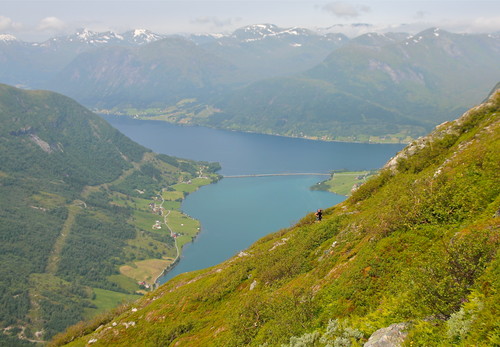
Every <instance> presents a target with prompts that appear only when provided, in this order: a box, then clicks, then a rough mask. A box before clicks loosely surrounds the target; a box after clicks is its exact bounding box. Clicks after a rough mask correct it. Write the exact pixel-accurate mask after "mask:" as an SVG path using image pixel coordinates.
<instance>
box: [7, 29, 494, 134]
mask: <svg viewBox="0 0 500 347" xmlns="http://www.w3.org/2000/svg"><path fill="white" fill-rule="evenodd" d="M3 37H4V40H0V61H1V62H2V64H1V65H0V81H1V82H4V83H8V84H12V85H16V86H20V87H21V86H22V87H25V88H42V89H48V90H53V91H57V92H59V93H62V94H65V95H68V96H70V97H72V98H74V99H76V100H77V101H79V102H81V103H82V104H83V105H85V106H87V107H89V108H91V109H93V110H98V111H100V112H106V113H115V114H126V115H133V116H135V115H139V116H142V117H155V118H156V119H163V120H167V121H171V122H179V123H183V124H200V125H205V126H212V127H220V128H226V129H234V130H243V131H254V132H261V133H270V134H278V135H286V136H304V137H310V138H321V139H325V140H341V141H376V142H383V141H390V142H406V141H409V140H410V139H412V138H416V137H418V136H421V135H423V134H425V133H427V132H428V131H430V130H431V129H432V127H434V126H435V125H437V124H439V123H441V122H443V121H446V120H450V119H454V118H455V117H457V116H458V115H459V114H461V112H463V111H464V110H466V109H467V108H469V107H471V106H472V105H474V104H477V103H478V102H480V101H481V97H482V95H484V94H485V93H487V91H488V90H489V89H490V88H491V86H492V85H494V84H495V83H496V81H497V80H498V78H499V76H500V67H499V65H498V64H497V61H498V60H499V58H500V36H499V35H490V34H482V35H472V34H454V33H449V32H446V31H444V30H440V29H437V28H432V29H428V30H425V31H423V32H421V33H418V34H415V35H409V34H406V33H387V34H365V35H362V36H359V37H355V38H348V37H346V36H345V35H342V34H335V33H331V32H330V33H325V34H319V33H318V32H313V31H310V30H307V29H303V28H280V27H277V26H275V25H272V24H262V25H251V26H247V27H244V28H241V29H238V30H236V31H234V32H233V33H231V34H227V35H189V36H162V35H157V34H154V33H152V32H149V31H147V30H135V31H131V32H128V33H124V34H115V33H111V32H106V33H95V32H90V31H88V30H82V31H80V32H78V33H76V34H74V35H70V36H67V37H61V38H54V39H51V40H48V41H46V42H43V43H36V44H33V43H24V42H20V41H17V40H15V39H13V38H12V37H7V36H3Z"/></svg>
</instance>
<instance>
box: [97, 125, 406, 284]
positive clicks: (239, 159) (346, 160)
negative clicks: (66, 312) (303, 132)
mask: <svg viewBox="0 0 500 347" xmlns="http://www.w3.org/2000/svg"><path fill="white" fill-rule="evenodd" d="M104 118H105V119H106V120H107V121H109V122H110V123H111V124H112V125H113V126H114V127H115V128H117V129H118V130H120V131H121V132H122V133H124V134H125V135H127V136H128V137H130V138H131V139H132V140H134V141H136V142H138V143H140V144H141V145H143V146H145V147H148V148H150V149H152V150H154V151H155V152H158V153H164V154H168V155H173V156H176V157H181V158H188V159H194V160H203V161H217V162H219V163H220V164H221V166H222V169H221V172H220V173H221V174H222V175H226V176H232V175H251V174H277V173H307V172H311V173H329V172H330V171H332V170H342V169H347V170H351V171H355V170H368V169H377V168H380V167H381V166H383V165H384V164H385V162H387V160H389V159H390V158H391V157H392V156H393V155H395V154H396V153H397V152H398V151H399V150H400V149H401V148H402V147H403V145H399V144H398V145H396V144H361V143H338V142H321V141H312V140H306V139H298V138H287V137H280V136H271V135H262V134H253V133H243V132H234V131H227V130H219V129H210V128H204V127H196V126H195V127H187V126H178V125H174V124H169V123H165V122H160V121H148V120H134V119H130V118H125V117H116V116H104ZM325 178H327V177H326V176H314V175H309V176H265V177H245V178H224V179H222V180H221V181H220V182H218V183H216V184H213V185H209V186H205V187H202V188H201V189H200V190H199V191H197V192H195V193H193V194H190V195H189V196H188V197H187V198H186V199H185V200H184V202H183V203H182V211H183V212H184V213H186V214H188V215H190V216H191V217H193V218H196V219H198V220H199V221H200V222H201V225H202V230H201V232H200V234H199V235H198V237H197V238H196V239H195V241H194V242H193V243H191V244H189V245H186V246H185V247H184V249H183V252H182V257H181V260H180V262H179V263H178V265H177V266H176V267H174V269H173V270H171V271H170V272H169V273H167V274H166V275H165V276H163V277H162V278H160V280H159V282H160V283H164V282H166V281H167V280H168V279H170V278H172V277H173V276H175V275H177V274H179V273H183V272H186V271H193V270H197V269H201V268H205V267H209V266H212V265H216V264H218V263H220V262H222V261H224V260H226V259H228V258H229V257H231V256H233V255H235V254H237V253H238V252H239V251H241V250H244V249H246V248H247V247H248V246H250V245H251V244H252V243H253V242H255V241H256V240H258V239H259V238H261V237H263V236H265V235H267V234H269V233H271V232H274V231H278V230H279V229H281V228H286V227H289V226H291V225H292V224H293V223H295V222H296V221H298V220H299V219H300V218H302V217H303V216H304V215H305V214H307V213H309V212H313V211H315V210H316V209H318V208H326V207H329V206H333V205H335V204H337V203H339V202H341V201H343V200H344V199H345V197H343V196H340V195H336V194H332V193H327V192H321V191H311V190H310V189H309V187H310V186H312V185H314V184H316V183H318V182H320V181H322V180H324V179H325Z"/></svg>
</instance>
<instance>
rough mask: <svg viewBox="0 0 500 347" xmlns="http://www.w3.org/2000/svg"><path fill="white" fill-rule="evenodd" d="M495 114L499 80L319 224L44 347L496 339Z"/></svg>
mask: <svg viewBox="0 0 500 347" xmlns="http://www.w3.org/2000/svg"><path fill="white" fill-rule="evenodd" d="M499 111H500V90H498V91H497V92H496V93H495V94H494V95H493V96H492V97H491V98H490V99H489V101H488V102H486V103H485V104H483V105H481V106H479V107H476V108H474V109H472V110H470V111H469V112H467V113H465V114H464V115H463V116H462V117H461V118H459V119H458V120H456V121H454V122H449V123H446V124H443V125H441V126H439V127H438V128H436V130H435V131H434V132H433V133H431V134H430V135H428V136H426V137H424V138H421V139H419V140H417V141H415V142H413V143H412V144H410V145H409V146H408V147H406V148H405V149H404V150H403V151H401V152H400V153H399V154H398V155H397V156H396V157H395V158H394V159H393V160H391V161H390V162H389V163H388V164H387V165H386V167H385V168H383V169H382V170H381V172H380V173H379V174H378V175H376V176H375V177H374V178H372V179H370V180H369V181H368V182H367V183H365V184H364V185H362V186H361V187H360V188H359V189H358V190H357V191H356V192H355V193H354V194H353V195H352V196H351V197H350V198H348V199H347V200H346V201H345V202H343V203H341V204H339V205H336V206H334V207H332V208H330V209H328V210H327V211H325V216H324V219H323V221H321V222H319V223H318V222H315V220H314V216H313V215H308V216H306V217H304V218H303V219H302V220H301V221H300V222H299V223H298V224H297V225H295V226H293V227H291V228H289V229H283V230H280V231H278V232H276V233H275V234H272V235H269V236H267V237H264V238H262V239H261V240H259V241H258V242H256V243H255V244H254V245H252V246H251V247H250V248H249V249H247V250H245V251H244V252H241V253H240V254H238V255H237V256H235V257H233V258H232V259H230V260H228V261H226V262H224V263H222V264H219V265H217V266H214V267H212V268H209V269H205V270H200V271H196V272H193V273H188V274H183V275H180V276H178V277H176V278H174V279H173V280H171V281H169V282H167V283H166V284H164V285H163V286H162V287H160V288H159V289H158V290H156V291H155V292H153V293H151V294H149V295H147V296H146V297H144V298H142V299H141V300H139V301H137V302H135V303H133V304H131V305H130V306H126V307H124V308H123V309H122V310H121V311H120V312H119V313H117V314H116V315H112V314H110V315H107V316H105V317H103V318H102V319H101V320H96V321H94V322H91V323H82V324H80V325H78V326H75V327H73V328H72V329H70V330H69V331H68V332H67V333H66V334H65V335H62V336H59V337H58V338H57V339H56V340H55V341H53V345H59V344H64V343H69V342H70V341H71V343H69V345H70V346H84V345H86V344H87V343H92V345H93V346H109V345H127V346H144V345H149V346H168V345H175V346H245V345H249V346H281V345H284V346H286V345H290V346H326V345H335V346H340V345H342V346H351V345H353V346H357V345H361V344H363V343H364V342H366V341H367V340H368V338H369V337H370V336H371V335H372V334H373V333H374V332H375V331H377V330H378V329H380V328H384V327H388V326H390V325H391V327H392V328H391V329H393V330H394V331H396V332H401V334H400V337H401V338H406V339H405V342H404V344H405V345H407V346H437V345H442V346H449V345H453V344H456V345H463V346H471V345H485V346H494V345H498V343H499V342H500V326H499V323H498V319H497V318H498V312H499V311H498V310H499V306H498V305H499V302H500V297H499V290H500V274H499V269H500V266H499V265H500V264H499V260H498V257H497V251H498V247H499V242H500V212H499V207H500V197H499V192H500V185H499V184H498V183H499V182H500V151H499V150H498V149H499V148H500V117H499ZM396 323H401V324H399V325H397V326H392V324H396Z"/></svg>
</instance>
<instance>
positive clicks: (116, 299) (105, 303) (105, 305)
mask: <svg viewBox="0 0 500 347" xmlns="http://www.w3.org/2000/svg"><path fill="white" fill-rule="evenodd" d="M94 294H95V298H94V299H92V304H94V305H95V306H96V308H87V309H85V317H86V318H87V319H89V318H91V317H93V316H95V315H96V314H99V313H102V312H106V311H109V310H111V309H112V308H115V307H116V306H118V305H120V304H122V303H127V302H131V301H134V300H137V299H138V298H140V297H141V296H140V295H133V294H124V293H118V292H113V291H111V290H105V289H100V288H94Z"/></svg>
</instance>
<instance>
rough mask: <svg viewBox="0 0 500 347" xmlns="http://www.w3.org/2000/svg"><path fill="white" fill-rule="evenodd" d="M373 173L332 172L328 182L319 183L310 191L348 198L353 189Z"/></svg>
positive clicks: (373, 172)
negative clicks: (330, 193) (319, 191)
mask: <svg viewBox="0 0 500 347" xmlns="http://www.w3.org/2000/svg"><path fill="white" fill-rule="evenodd" d="M373 174H375V171H345V172H334V173H333V174H332V177H330V178H329V179H328V180H326V181H323V182H319V183H318V184H316V185H314V186H312V187H311V190H324V191H328V192H332V193H335V194H339V195H345V196H349V195H351V192H352V190H353V188H355V187H357V186H359V185H361V184H362V183H364V182H365V181H366V179H367V178H368V177H370V176H371V175H373Z"/></svg>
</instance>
